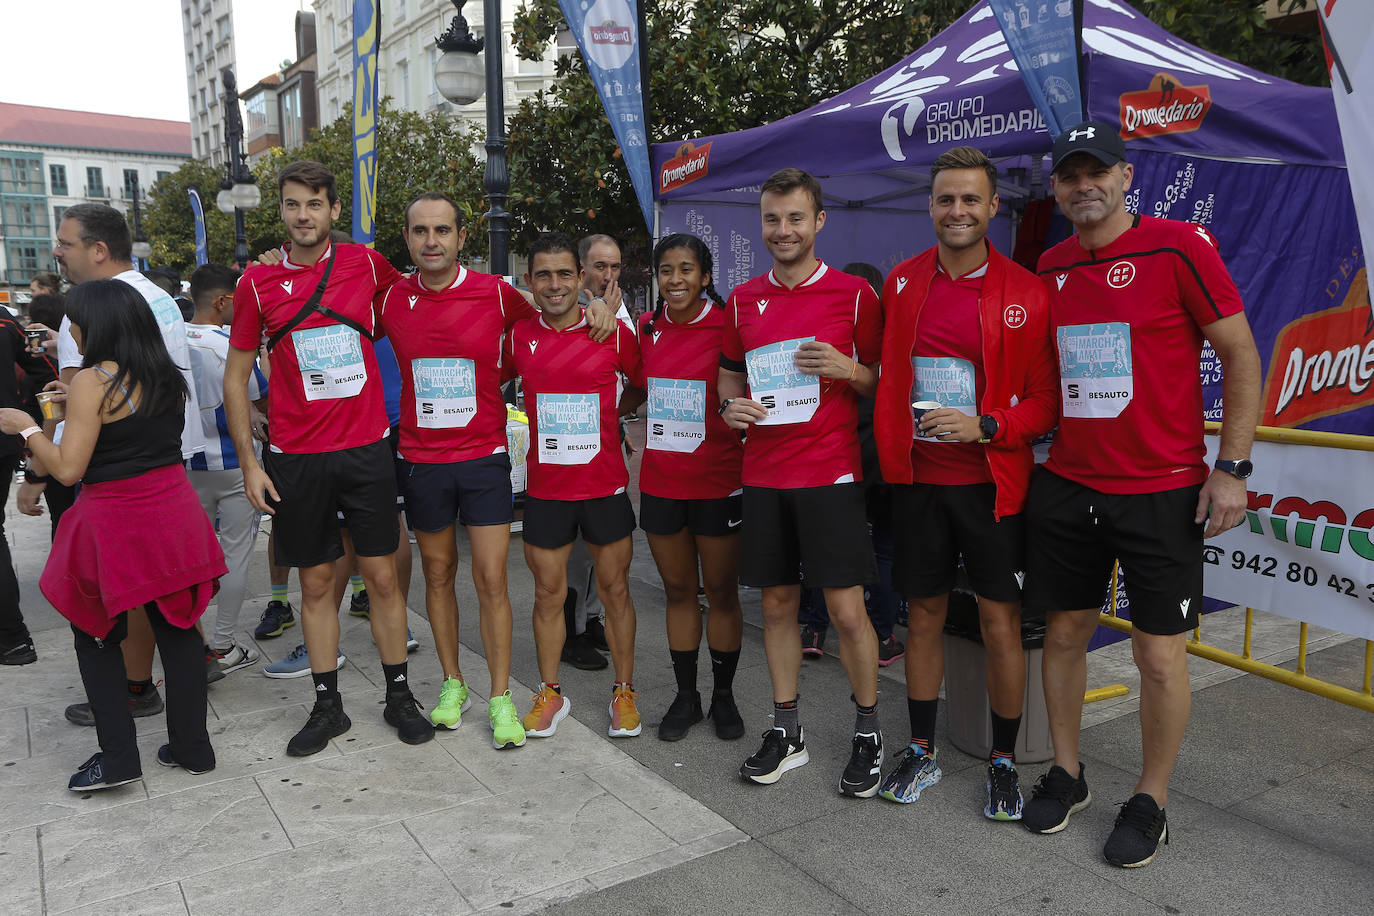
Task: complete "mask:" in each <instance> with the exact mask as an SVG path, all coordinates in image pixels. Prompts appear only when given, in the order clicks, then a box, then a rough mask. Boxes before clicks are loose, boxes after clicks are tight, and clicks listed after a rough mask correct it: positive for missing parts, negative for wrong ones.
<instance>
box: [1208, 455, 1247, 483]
mask: <svg viewBox="0 0 1374 916" xmlns="http://www.w3.org/2000/svg"><path fill="white" fill-rule="evenodd" d="M1212 467H1214V468H1216V469H1217V470H1218V471H1225V472H1226V473H1228V474H1230V475H1231V476H1232V477H1236V478H1239V479H1241V480H1245V479H1246V478H1247V477H1249V476H1250V475H1251V474H1252V473H1253V472H1254V470H1255V466H1254V465H1253V464H1251V463H1250V459H1249V458H1240V459H1238V460H1236V461H1228V460H1226V459H1225V458H1218V459H1217V460H1216V462H1215V463H1213V465H1212Z"/></svg>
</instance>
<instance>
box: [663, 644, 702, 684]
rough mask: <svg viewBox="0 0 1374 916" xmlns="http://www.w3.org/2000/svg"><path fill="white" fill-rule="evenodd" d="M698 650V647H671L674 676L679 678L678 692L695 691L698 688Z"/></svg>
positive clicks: (670, 653) (669, 651) (669, 652)
mask: <svg viewBox="0 0 1374 916" xmlns="http://www.w3.org/2000/svg"><path fill="white" fill-rule="evenodd" d="M697 652H698V650H696V649H686V650H683V651H678V650H677V649H669V650H668V654H669V655H671V656H672V657H673V677H675V678H677V692H678V693H695V692H696V689H697Z"/></svg>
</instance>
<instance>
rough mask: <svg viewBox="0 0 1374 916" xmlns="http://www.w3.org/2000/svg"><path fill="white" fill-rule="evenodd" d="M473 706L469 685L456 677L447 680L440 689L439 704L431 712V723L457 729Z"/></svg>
mask: <svg viewBox="0 0 1374 916" xmlns="http://www.w3.org/2000/svg"><path fill="white" fill-rule="evenodd" d="M471 705H472V699H471V698H470V697H469V696H468V685H467V684H465V683H463V682H462V681H460V680H458V678H456V677H450V678H445V679H444V686H443V687H441V688H440V689H439V702H438V703H435V704H434V708H433V709H432V710H430V713H429V721H431V722H433V723H434V724H435V725H436V726H439V727H441V728H449V729H453V728H457V727H458V726H459V725H462V724H463V723H462V716H463V713H465V712H467V711H468V707H469V706H471Z"/></svg>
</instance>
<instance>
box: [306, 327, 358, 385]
mask: <svg viewBox="0 0 1374 916" xmlns="http://www.w3.org/2000/svg"><path fill="white" fill-rule="evenodd" d="M291 342H292V343H294V344H295V346H296V365H298V366H299V367H300V370H301V382H302V384H304V385H305V399H306V400H307V401H322V400H329V399H332V398H351V397H354V396H355V395H357V394H359V393H361V392H362V390H363V385H364V384H366V382H367V367H366V366H365V365H364V364H363V343H362V338H361V337H359V336H358V332H357V331H355V330H353V329H352V328H350V327H348V326H347V325H342V324H331V325H328V326H327V327H323V328H310V329H308V330H304V331H292V332H291Z"/></svg>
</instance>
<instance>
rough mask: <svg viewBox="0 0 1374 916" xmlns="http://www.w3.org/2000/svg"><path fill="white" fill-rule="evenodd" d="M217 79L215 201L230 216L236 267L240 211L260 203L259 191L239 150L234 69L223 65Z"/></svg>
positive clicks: (241, 261)
mask: <svg viewBox="0 0 1374 916" xmlns="http://www.w3.org/2000/svg"><path fill="white" fill-rule="evenodd" d="M219 75H220V81H221V82H222V83H223V84H224V146H225V153H226V156H225V163H224V167H225V168H224V178H223V179H222V180H221V181H220V184H219V187H220V192H219V195H218V196H217V197H216V198H215V205H216V206H218V207H219V209H220V212H221V213H226V214H233V216H234V260H235V261H237V262H238V265H239V270H243V269H244V268H245V267H247V266H248V232H247V229H246V228H245V227H244V223H243V212H244V211H245V210H252V209H254V208H255V207H257V205H258V204H260V203H262V192H261V191H260V190H258V183H257V179H255V178H254V177H253V172H252V171H251V170H250V169H249V168H248V154H247V153H245V152H243V118H242V117H240V116H239V90H238V81H237V80H236V79H235V78H234V71H233V70H230V69H229V68H228V67H225V68H224V69H223V70H221V71H220V74H219Z"/></svg>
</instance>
